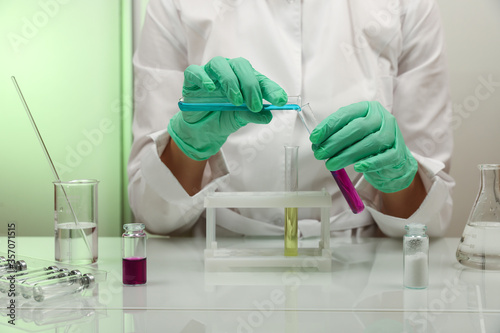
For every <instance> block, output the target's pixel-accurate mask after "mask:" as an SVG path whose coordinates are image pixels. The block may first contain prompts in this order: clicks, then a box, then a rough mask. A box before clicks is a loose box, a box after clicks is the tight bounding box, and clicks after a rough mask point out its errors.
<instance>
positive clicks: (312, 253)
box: [205, 190, 332, 272]
mask: <svg viewBox="0 0 500 333" xmlns="http://www.w3.org/2000/svg"><path fill="white" fill-rule="evenodd" d="M331 205H332V200H331V197H330V194H329V193H328V192H326V191H325V190H323V191H298V192H214V193H212V194H210V195H208V196H207V197H206V198H205V208H206V223H207V229H206V230H207V231H206V249H205V271H206V272H230V271H233V270H244V269H246V268H249V269H252V268H289V267H291V268H294V267H295V268H316V269H317V270H318V271H321V272H326V271H330V270H331V267H332V254H331V250H330V207H331ZM286 207H297V208H299V209H300V208H319V209H320V211H321V213H320V214H321V222H320V223H321V236H320V241H319V243H318V247H317V248H301V247H299V249H298V256H293V257H287V256H285V255H284V249H283V248H266V249H255V248H252V249H242V248H238V249H234V248H219V246H218V243H217V240H216V231H215V229H216V210H217V208H283V209H284V208H286Z"/></svg>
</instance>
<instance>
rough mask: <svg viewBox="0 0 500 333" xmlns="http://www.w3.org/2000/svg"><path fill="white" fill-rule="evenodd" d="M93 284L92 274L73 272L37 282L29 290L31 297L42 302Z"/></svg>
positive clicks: (90, 287)
mask: <svg viewBox="0 0 500 333" xmlns="http://www.w3.org/2000/svg"><path fill="white" fill-rule="evenodd" d="M94 285H95V278H94V276H93V275H92V274H83V275H81V274H73V275H68V276H64V277H60V278H57V279H52V280H47V281H43V282H40V283H37V284H35V285H34V286H33V288H32V289H31V291H32V295H33V299H34V300H35V301H37V302H42V301H44V300H49V299H53V298H56V297H62V296H65V295H71V294H76V293H79V292H82V291H83V290H85V289H92V288H93V287H94Z"/></svg>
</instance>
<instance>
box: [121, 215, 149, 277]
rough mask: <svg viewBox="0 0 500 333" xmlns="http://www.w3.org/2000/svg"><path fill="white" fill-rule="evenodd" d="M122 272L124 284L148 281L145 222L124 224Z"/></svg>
mask: <svg viewBox="0 0 500 333" xmlns="http://www.w3.org/2000/svg"><path fill="white" fill-rule="evenodd" d="M123 229H124V230H125V232H124V233H123V235H122V273H123V276H122V278H123V284H125V285H141V284H145V283H146V281H147V256H146V240H147V235H146V232H145V231H144V229H145V225H144V224H143V223H128V224H125V225H124V226H123Z"/></svg>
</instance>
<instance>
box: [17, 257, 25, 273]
mask: <svg viewBox="0 0 500 333" xmlns="http://www.w3.org/2000/svg"><path fill="white" fill-rule="evenodd" d="M15 268H16V271H17V272H21V271H25V270H27V269H28V264H26V261H24V260H18V261H16V264H15Z"/></svg>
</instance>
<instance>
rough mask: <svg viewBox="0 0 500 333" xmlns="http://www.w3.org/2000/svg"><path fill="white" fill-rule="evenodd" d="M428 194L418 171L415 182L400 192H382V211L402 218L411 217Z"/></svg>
mask: <svg viewBox="0 0 500 333" xmlns="http://www.w3.org/2000/svg"><path fill="white" fill-rule="evenodd" d="M426 196H427V191H426V190H425V187H424V184H423V183H422V179H421V178H420V175H419V174H418V173H417V174H416V175H415V178H414V179H413V182H412V183H411V184H410V186H408V187H407V188H405V189H404V190H401V191H399V192H395V193H382V213H384V214H386V215H391V216H395V217H400V218H404V219H406V218H409V217H410V216H411V215H412V214H413V213H415V211H416V210H417V209H418V208H419V207H420V204H421V203H422V202H423V201H424V199H425V197H426Z"/></svg>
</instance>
